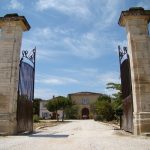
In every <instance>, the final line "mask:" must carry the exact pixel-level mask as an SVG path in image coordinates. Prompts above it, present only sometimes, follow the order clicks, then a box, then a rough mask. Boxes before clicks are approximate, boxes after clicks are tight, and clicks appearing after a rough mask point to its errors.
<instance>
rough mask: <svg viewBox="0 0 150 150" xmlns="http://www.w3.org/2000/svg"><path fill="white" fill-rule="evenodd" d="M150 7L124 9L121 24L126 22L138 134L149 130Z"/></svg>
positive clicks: (134, 113) (149, 131)
mask: <svg viewBox="0 0 150 150" xmlns="http://www.w3.org/2000/svg"><path fill="white" fill-rule="evenodd" d="M149 21H150V11H149V10H144V9H143V8H131V9H129V11H123V12H122V13H121V16H120V19H119V24H120V25H121V26H125V28H126V32H127V39H128V53H129V57H130V68H131V82H132V96H133V130H134V134H135V135H143V134H147V133H150V37H149V31H148V23H149Z"/></svg>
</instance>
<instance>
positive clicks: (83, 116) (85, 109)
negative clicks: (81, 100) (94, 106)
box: [82, 108, 89, 119]
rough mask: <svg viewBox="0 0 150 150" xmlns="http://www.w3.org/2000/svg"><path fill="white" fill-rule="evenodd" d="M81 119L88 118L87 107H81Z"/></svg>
mask: <svg viewBox="0 0 150 150" xmlns="http://www.w3.org/2000/svg"><path fill="white" fill-rule="evenodd" d="M82 119H89V109H88V108H83V109H82Z"/></svg>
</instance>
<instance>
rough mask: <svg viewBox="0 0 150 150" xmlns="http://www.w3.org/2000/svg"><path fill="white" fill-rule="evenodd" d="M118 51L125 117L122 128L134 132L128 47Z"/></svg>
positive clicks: (123, 117)
mask: <svg viewBox="0 0 150 150" xmlns="http://www.w3.org/2000/svg"><path fill="white" fill-rule="evenodd" d="M118 50H119V61H120V74H121V87H122V99H123V116H122V124H121V128H122V129H124V130H125V131H129V132H133V102H132V101H133V100H132V86H131V74H130V61H129V55H128V53H127V47H123V49H121V48H120V46H118Z"/></svg>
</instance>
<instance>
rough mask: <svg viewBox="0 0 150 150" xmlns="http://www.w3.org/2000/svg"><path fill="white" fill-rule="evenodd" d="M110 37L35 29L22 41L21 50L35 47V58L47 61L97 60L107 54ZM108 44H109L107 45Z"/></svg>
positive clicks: (111, 42) (110, 42)
mask: <svg viewBox="0 0 150 150" xmlns="http://www.w3.org/2000/svg"><path fill="white" fill-rule="evenodd" d="M111 38H112V37H110V36H109V35H107V33H105V34H101V36H100V35H99V34H98V33H95V31H90V32H85V33H82V32H81V33H78V34H77V33H76V31H74V30H72V29H63V28H58V27H53V28H50V27H44V28H35V29H33V30H32V31H31V33H30V36H29V37H26V38H24V39H23V46H22V47H23V49H30V48H33V47H35V45H36V47H37V50H38V53H37V58H38V59H43V60H47V61H51V60H57V59H59V58H60V57H61V58H64V57H66V56H76V57H79V58H84V59H97V58H99V57H101V56H102V55H103V54H106V53H109V52H110V50H111V46H112V44H113V41H112V40H111ZM108 43H109V44H108Z"/></svg>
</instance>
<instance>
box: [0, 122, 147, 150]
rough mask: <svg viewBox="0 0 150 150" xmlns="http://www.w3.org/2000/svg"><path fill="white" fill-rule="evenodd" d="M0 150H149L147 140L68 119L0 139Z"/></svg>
mask: <svg viewBox="0 0 150 150" xmlns="http://www.w3.org/2000/svg"><path fill="white" fill-rule="evenodd" d="M0 150H150V138H149V137H136V136H133V135H131V134H128V133H125V132H123V131H120V130H114V127H113V126H112V125H108V124H106V123H100V122H95V121H94V120H71V121H68V122H67V123H63V124H58V125H57V126H53V127H46V128H41V129H38V130H37V131H36V133H34V134H30V135H24V136H6V137H0Z"/></svg>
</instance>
